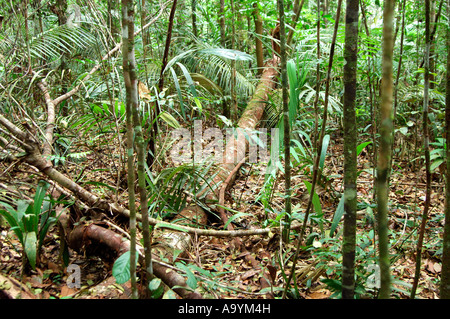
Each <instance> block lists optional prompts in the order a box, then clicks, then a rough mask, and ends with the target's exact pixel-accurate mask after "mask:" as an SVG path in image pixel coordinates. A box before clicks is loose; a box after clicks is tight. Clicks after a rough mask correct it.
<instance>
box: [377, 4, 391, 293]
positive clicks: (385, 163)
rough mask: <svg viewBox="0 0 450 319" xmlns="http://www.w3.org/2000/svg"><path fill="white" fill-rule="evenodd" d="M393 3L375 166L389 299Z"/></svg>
mask: <svg viewBox="0 0 450 319" xmlns="http://www.w3.org/2000/svg"><path fill="white" fill-rule="evenodd" d="M393 16H394V1H393V0H386V1H385V4H384V12H383V62H382V63H383V78H382V81H381V85H382V87H381V92H382V95H381V106H380V114H381V125H380V148H379V156H378V166H377V185H378V186H377V194H378V196H377V203H378V240H379V243H378V245H379V266H380V285H381V287H380V291H379V298H382V299H386V298H389V295H390V291H391V287H390V283H391V280H390V271H389V264H390V262H389V247H388V246H389V241H388V194H389V187H388V176H389V169H390V167H389V163H390V157H391V143H392V119H391V115H392V99H393V92H392V91H393V79H392V55H393V47H394V42H393V40H394V37H393V29H394V28H393Z"/></svg>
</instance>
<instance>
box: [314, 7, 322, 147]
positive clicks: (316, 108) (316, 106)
mask: <svg viewBox="0 0 450 319" xmlns="http://www.w3.org/2000/svg"><path fill="white" fill-rule="evenodd" d="M319 1H320V0H317V7H319ZM316 23H317V24H316V42H317V43H316V45H317V49H316V50H317V55H316V56H317V63H316V95H315V97H314V133H313V138H312V140H313V145H317V138H318V134H319V94H320V84H321V81H320V63H319V60H320V11H319V10H317V22H316Z"/></svg>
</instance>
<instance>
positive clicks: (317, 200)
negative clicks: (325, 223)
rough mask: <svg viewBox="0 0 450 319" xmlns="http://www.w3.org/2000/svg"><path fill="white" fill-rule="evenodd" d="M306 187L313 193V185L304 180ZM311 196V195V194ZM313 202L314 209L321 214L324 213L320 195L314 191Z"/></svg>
mask: <svg viewBox="0 0 450 319" xmlns="http://www.w3.org/2000/svg"><path fill="white" fill-rule="evenodd" d="M304 183H305V186H306V188H307V189H308V193H309V194H311V191H312V185H311V183H310V182H308V181H304ZM310 196H311V195H310ZM312 203H313V205H314V210H315V211H316V212H317V213H318V214H319V215H321V214H322V204H321V203H320V198H319V195H317V193H316V192H315V191H314V195H313V199H312Z"/></svg>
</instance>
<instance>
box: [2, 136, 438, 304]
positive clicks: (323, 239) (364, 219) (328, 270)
mask: <svg viewBox="0 0 450 319" xmlns="http://www.w3.org/2000/svg"><path fill="white" fill-rule="evenodd" d="M341 142H342V141H341V140H340V139H339V138H335V139H334V140H333V139H332V142H331V143H330V145H329V149H328V154H327V159H326V162H325V169H324V172H323V174H322V175H323V176H324V178H323V180H322V181H324V182H323V183H321V184H320V187H319V188H318V190H317V193H318V195H319V197H320V201H321V206H322V207H321V208H322V211H323V213H324V214H323V217H320V216H316V218H315V219H313V220H314V222H313V223H312V225H311V227H310V233H314V232H315V233H317V234H318V236H317V237H316V238H315V239H314V238H312V237H311V243H312V244H311V245H310V246H309V247H308V248H307V249H305V250H304V251H303V252H302V253H300V255H299V261H298V263H297V265H296V282H297V286H298V290H297V292H294V293H295V294H297V295H296V296H292V295H290V296H291V297H297V298H306V299H325V298H330V297H331V296H332V295H333V293H334V291H333V287H336V285H338V284H337V280H339V279H340V273H341V268H340V267H341V265H340V263H341V257H340V256H341V253H340V250H341V244H342V240H341V239H342V238H341V236H342V226H341V224H339V226H338V229H337V230H338V231H337V234H336V235H335V236H334V237H330V235H329V233H327V230H328V229H329V228H330V224H331V221H332V219H333V215H334V212H335V211H336V208H337V205H338V202H339V197H340V194H341V192H342V189H343V185H342V174H343V166H342V163H343V155H342V143H341ZM368 154H369V153H368V152H363V153H362V154H361V155H360V157H359V163H358V165H359V170H360V175H359V177H358V185H357V189H358V199H359V206H358V207H359V212H358V236H357V241H358V242H357V251H356V263H357V267H356V269H357V278H358V279H357V283H358V290H357V291H358V292H359V293H360V295H359V297H360V298H374V297H375V296H376V289H375V288H368V284H367V283H368V277H369V275H370V274H371V272H370V271H369V269H368V266H369V265H370V264H371V263H372V262H375V260H376V255H377V251H376V247H375V244H374V243H375V240H374V235H373V234H374V227H375V226H374V221H375V219H374V215H373V207H371V206H370V203H372V202H373V201H372V196H373V195H372V190H373V177H372V169H371V167H372V165H371V159H370V158H369V157H368ZM90 156H92V157H91V158H89V161H90V163H91V164H90V166H89V169H90V170H92V171H94V170H93V169H94V168H96V169H98V170H97V173H96V176H91V175H89V177H88V178H87V179H89V180H97V181H98V182H108V181H106V180H102V179H101V178H103V179H104V178H105V177H104V176H103V175H101V169H103V168H104V165H102V161H101V160H99V159H98V158H95V156H98V154H95V153H93V154H92V155H90ZM97 164H98V165H97ZM2 166H3V167H2ZM411 167H412V164H411V163H410V162H409V161H406V160H405V161H399V162H397V163H396V165H395V169H394V171H393V173H392V176H391V193H390V211H391V213H390V216H389V228H390V230H391V233H390V249H391V256H392V259H391V261H392V264H391V271H392V275H393V276H394V277H393V278H394V281H393V283H394V285H393V288H394V289H393V292H392V296H393V297H394V298H400V299H403V298H408V291H409V290H410V289H409V287H410V286H411V284H412V282H413V278H414V271H415V250H416V242H417V236H418V234H417V230H418V228H419V225H420V221H421V214H422V209H423V202H424V196H425V174H424V172H423V171H420V172H418V173H416V172H412V171H411ZM264 169H265V167H264V166H263V165H256V164H255V165H250V164H249V165H244V166H243V167H242V168H241V171H240V174H239V176H238V179H237V180H236V182H235V184H234V185H233V187H232V188H231V189H230V191H229V193H228V194H227V197H226V199H227V201H226V205H227V206H228V207H230V208H233V209H235V210H237V211H240V212H245V213H248V214H249V215H247V216H245V217H244V218H241V219H239V220H235V222H236V224H235V226H236V228H239V227H241V226H242V227H247V228H248V227H254V228H261V227H263V223H264V221H265V220H268V219H271V220H273V221H275V220H276V218H277V216H276V214H274V213H268V214H266V212H265V210H264V207H263V205H262V204H261V203H260V202H255V197H256V195H257V194H258V193H259V191H260V190H261V187H262V186H263V184H264ZM78 170H79V168H78ZM0 171H1V172H5V173H6V172H7V173H6V174H0V183H2V184H3V185H8V186H11V187H14V188H16V189H19V190H20V191H22V192H24V193H28V192H29V191H30V185H36V184H33V183H35V179H36V177H38V176H39V174H36V172H35V171H33V170H32V168H31V167H29V166H26V165H25V164H20V165H16V166H14V167H9V165H7V164H6V163H1V162H0ZM70 171H71V170H70V168H67V171H66V173H69V174H70ZM72 172H76V170H74V171H72ZM305 173H307V171H305V170H304V169H302V170H300V169H298V168H295V167H294V173H293V174H292V176H293V178H292V184H293V185H294V194H293V200H292V204H293V212H294V213H296V212H301V211H304V208H305V206H306V203H307V196H308V195H307V193H306V187H305V184H304V183H303V181H304V180H309V177H306V176H305V175H304V174H305ZM71 175H72V176H77V174H71ZM102 176H103V177H102ZM115 182H116V181H109V184H113V185H114V184H115ZM443 187H444V184H443V179H442V176H441V175H439V174H435V175H433V194H432V199H431V203H432V205H431V211H430V216H429V219H428V223H427V228H426V236H425V240H424V250H423V255H422V256H423V257H422V271H421V278H420V281H419V288H418V291H417V298H424V299H434V298H438V296H439V286H438V285H439V281H440V271H441V268H440V267H441V266H440V256H441V251H442V248H441V243H442V231H443V220H444V215H443V209H444V201H443V198H444V188H443ZM2 191H3V190H2ZM31 191H32V190H31ZM283 192H284V190H283V176H282V175H279V176H278V181H277V184H276V186H275V187H274V191H273V196H272V200H271V206H272V208H273V209H274V211H281V210H282V209H283V207H284V203H283V195H282V194H283ZM299 216H300V217H301V215H298V214H297V215H296V214H294V219H295V218H298V217H299ZM312 217H314V215H313V216H312ZM321 224H322V225H323V226H322V227H323V232H322V229H321V228H320V225H321ZM291 238H292V239H294V237H291ZM230 242H231V241H230V239H229V238H220V237H200V238H194V239H193V242H192V246H191V249H190V251H189V252H188V257H186V259H185V261H186V263H187V264H193V265H195V266H197V268H195V269H197V271H194V273H195V274H196V275H199V277H197V290H198V291H200V292H201V293H202V294H203V295H204V296H205V297H207V298H247V299H250V298H264V297H265V293H266V292H267V291H265V292H261V287H260V285H259V283H258V280H259V277H260V275H261V270H260V269H254V268H253V267H251V266H250V265H248V264H247V263H246V262H245V261H244V258H243V257H244V254H243V253H240V252H239V251H234V250H233V249H232V247H230ZM243 244H244V245H245V247H246V248H247V251H248V252H247V253H251V254H253V255H254V256H255V258H256V259H257V260H258V261H260V262H261V265H262V267H264V268H266V269H269V270H271V271H272V272H271V276H272V279H273V281H272V283H271V284H272V291H273V292H274V293H275V295H276V296H280V295H281V289H282V288H283V287H284V276H287V275H289V273H290V271H291V267H292V258H290V259H289V257H292V254H293V252H294V251H295V250H296V242H295V240H292V241H291V242H290V243H288V244H285V243H283V244H282V243H281V239H280V236H279V232H276V231H274V232H273V233H271V234H270V235H269V236H266V237H264V236H251V237H246V238H243ZM59 254H60V247H59V235H58V232H57V227H53V229H52V230H51V231H50V232H49V233H48V235H47V238H46V240H45V243H44V245H43V252H42V256H41V260H40V264H39V266H38V267H37V269H36V271H32V272H31V274H29V275H25V276H24V275H22V273H21V268H22V267H21V265H22V247H21V245H20V243H19V241H18V239H17V238H16V237H15V236H14V234H13V233H12V232H11V231H9V227H8V225H7V224H6V223H5V222H4V221H3V223H2V224H1V225H0V273H2V274H4V275H7V276H10V277H13V278H16V279H18V280H19V281H21V282H23V283H25V284H26V286H27V287H28V288H29V289H30V291H31V292H32V293H33V294H35V295H36V297H37V298H45V299H47V298H67V297H71V298H91V299H104V298H127V297H128V295H129V287H128V285H127V284H125V285H117V284H115V281H114V277H112V275H111V270H112V265H113V262H114V259H113V258H110V259H108V258H100V257H96V256H93V255H88V254H78V253H75V252H71V257H70V263H75V264H78V265H79V266H80V267H81V273H82V277H81V281H82V282H81V289H71V288H69V287H68V286H67V284H66V281H67V278H68V273H67V272H66V271H65V270H64V269H63V268H62V267H61V262H60V259H59ZM286 260H288V261H287V262H286ZM191 269H194V268H191ZM274 269H275V270H276V273H275V272H273V270H274ZM324 279H329V280H328V281H325V282H326V283H327V284H326V283H325V282H322V280H324ZM362 288H365V291H363V290H361V289H362Z"/></svg>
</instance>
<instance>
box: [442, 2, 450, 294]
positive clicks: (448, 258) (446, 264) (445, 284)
mask: <svg viewBox="0 0 450 319" xmlns="http://www.w3.org/2000/svg"><path fill="white" fill-rule="evenodd" d="M449 11H450V1H447V15H448V14H449V13H450V12H449ZM448 23H449V25H448V26H447V79H446V80H447V83H446V95H445V123H446V124H445V132H446V143H447V150H446V152H447V154H446V155H447V159H446V168H447V170H446V174H445V177H446V180H445V223H444V238H443V247H442V273H441V286H440V294H441V295H440V298H441V299H450V20H448Z"/></svg>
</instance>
